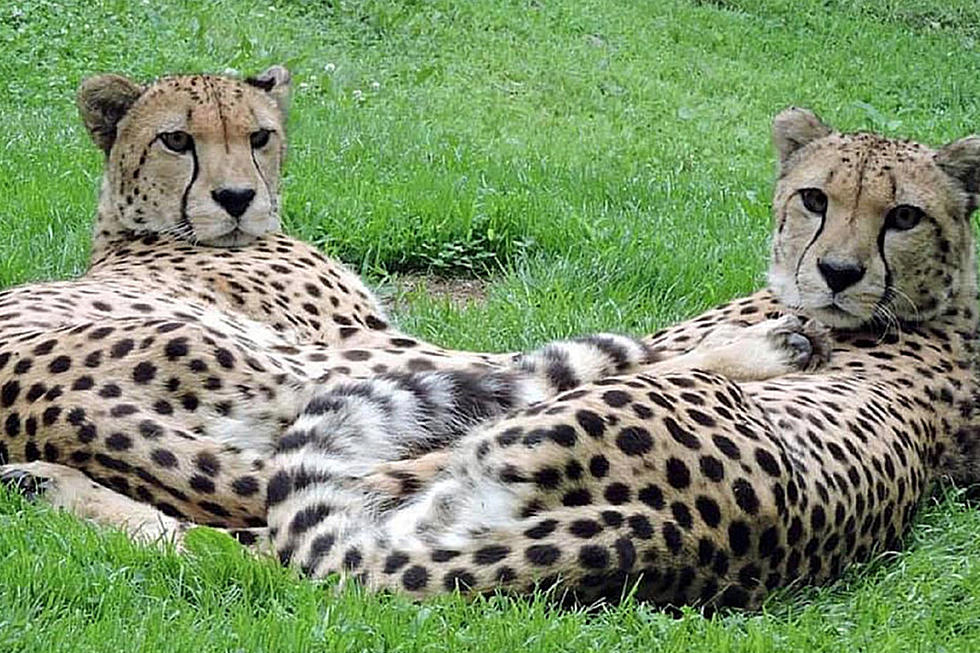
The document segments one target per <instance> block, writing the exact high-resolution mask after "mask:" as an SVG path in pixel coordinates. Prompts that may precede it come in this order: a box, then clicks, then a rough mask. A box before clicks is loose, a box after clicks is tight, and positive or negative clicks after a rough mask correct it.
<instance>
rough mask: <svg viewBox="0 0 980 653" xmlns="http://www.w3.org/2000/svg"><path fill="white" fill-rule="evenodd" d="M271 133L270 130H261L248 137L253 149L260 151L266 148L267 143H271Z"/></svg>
mask: <svg viewBox="0 0 980 653" xmlns="http://www.w3.org/2000/svg"><path fill="white" fill-rule="evenodd" d="M270 133H271V132H270V131H269V130H268V129H259V130H258V131H254V132H252V133H251V134H249V136H248V140H249V142H250V143H251V144H252V149H256V150H257V149H259V148H262V147H265V145H266V143H268V142H269V134H270Z"/></svg>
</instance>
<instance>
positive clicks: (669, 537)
mask: <svg viewBox="0 0 980 653" xmlns="http://www.w3.org/2000/svg"><path fill="white" fill-rule="evenodd" d="M660 532H661V533H662V534H663V536H664V544H666V545H667V550H668V551H670V552H671V553H673V554H675V555H676V554H677V553H680V550H681V546H682V545H683V541H682V538H681V532H680V530H678V529H677V526H675V525H674V522H672V521H667V522H664V525H663V527H662V528H661V529H660Z"/></svg>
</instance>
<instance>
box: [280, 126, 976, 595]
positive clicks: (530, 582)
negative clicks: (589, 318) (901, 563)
mask: <svg viewBox="0 0 980 653" xmlns="http://www.w3.org/2000/svg"><path fill="white" fill-rule="evenodd" d="M773 136H774V141H775V144H776V148H777V151H778V152H779V155H780V163H779V178H778V181H777V183H776V188H775V194H774V201H773V207H774V214H775V221H774V222H775V226H774V231H773V237H772V257H771V266H770V272H769V280H770V288H771V291H772V294H773V296H774V297H775V298H776V299H777V300H778V302H779V303H780V304H781V305H783V306H785V307H787V308H789V309H791V310H796V311H801V312H803V313H805V314H806V315H808V316H809V317H811V318H815V319H817V320H819V321H820V322H823V323H824V324H826V325H829V326H831V327H832V328H833V339H834V345H833V347H834V348H833V354H832V358H831V361H830V362H829V363H828V364H827V365H825V366H824V367H823V368H822V369H820V370H817V371H814V372H811V373H791V374H786V375H781V376H776V377H773V378H770V379H766V380H761V381H752V382H737V381H733V380H732V379H730V378H726V377H725V376H724V375H721V374H717V373H715V372H712V371H706V370H699V369H695V370H690V371H672V372H666V373H663V372H661V373H658V372H657V371H656V370H655V369H650V370H642V371H640V372H637V373H632V374H627V375H621V376H617V377H612V378H606V379H602V380H599V381H597V382H595V383H592V384H589V385H585V386H581V387H579V388H576V389H575V390H572V391H569V392H566V393H562V394H560V395H559V396H557V397H555V398H552V399H549V400H545V401H542V402H539V403H536V404H534V405H532V406H530V407H528V408H525V409H523V410H520V411H516V412H514V413H512V414H509V415H508V416H506V417H505V418H503V419H498V420H495V421H494V422H492V423H490V424H487V425H484V426H482V427H478V428H477V429H475V430H474V431H473V432H472V433H470V434H468V435H466V436H465V437H464V438H462V439H461V440H460V441H459V442H458V443H457V444H456V445H455V446H454V447H453V448H451V449H450V450H449V453H448V460H447V461H446V462H445V464H444V465H442V466H440V467H439V469H441V471H437V472H436V474H435V476H434V477H433V478H431V479H430V480H429V481H428V482H426V483H425V484H424V485H422V486H421V487H420V488H418V489H417V490H416V491H415V492H414V493H413V494H411V495H409V496H408V497H406V499H405V500H404V501H403V502H402V503H400V504H398V505H396V506H395V507H393V508H385V507H384V505H385V504H383V503H382V504H379V503H378V496H377V492H376V490H375V489H374V488H373V487H372V486H371V485H370V484H368V483H364V482H357V479H356V478H353V479H352V478H351V476H354V475H356V471H357V470H362V469H363V470H364V472H365V473H364V478H365V479H366V478H367V477H369V476H370V475H371V474H372V473H375V471H376V470H377V466H383V465H386V464H390V463H391V462H392V461H393V460H394V458H395V457H393V456H392V455H391V451H392V449H391V447H393V446H394V445H395V443H396V442H397V441H398V440H399V438H401V437H404V436H403V435H402V434H400V433H399V432H398V431H397V430H394V429H389V428H387V426H388V425H389V423H390V422H389V421H388V420H393V419H395V417H394V414H395V413H396V411H395V410H393V409H392V408H391V407H390V406H387V405H386V404H385V401H384V399H385V398H386V397H385V393H384V392H383V391H381V389H378V390H377V392H376V394H375V395H372V396H371V398H370V399H369V400H367V401H352V400H351V399H350V398H348V397H345V396H343V395H341V394H338V393H336V392H333V391H326V392H323V393H317V394H316V395H315V396H314V398H313V400H312V401H311V402H310V404H309V405H308V406H307V407H306V409H305V410H304V412H303V414H302V415H301V416H300V418H299V419H298V420H297V422H296V424H295V425H294V426H293V427H292V428H291V429H290V430H289V431H288V432H287V433H286V435H285V436H284V437H283V438H282V440H280V442H279V444H278V445H277V450H276V453H275V455H274V456H273V457H272V459H271V460H270V463H269V465H270V467H271V470H270V471H271V480H270V481H269V489H268V504H269V505H268V514H267V519H268V526H269V535H270V537H271V539H272V542H273V545H274V548H275V550H276V552H277V554H278V555H279V557H280V559H281V560H282V561H283V562H284V563H287V564H292V565H295V566H297V567H298V568H300V569H302V570H303V571H304V572H305V573H307V574H309V575H311V576H314V577H323V576H326V575H329V574H340V575H342V576H345V577H353V578H356V579H358V580H359V581H360V582H361V583H362V584H364V585H365V586H367V587H368V588H370V589H374V590H381V589H390V590H396V591H400V592H405V593H408V594H410V595H412V596H415V597H422V596H427V595H431V594H434V593H438V592H446V591H454V590H457V589H459V590H465V591H468V592H487V591H493V590H512V591H517V592H526V591H529V590H530V589H532V588H534V587H538V586H541V585H554V584H556V583H557V584H559V585H560V586H561V587H562V588H564V589H565V590H566V591H567V592H568V593H569V594H571V595H573V596H575V597H577V598H580V599H582V600H585V601H593V600H597V599H600V598H605V599H610V600H617V599H618V598H620V597H622V596H624V595H625V593H628V592H630V591H632V592H633V596H635V597H636V598H637V599H640V600H646V601H651V602H653V603H655V604H661V605H684V604H691V603H695V604H700V605H703V606H705V607H708V608H711V609H714V608H717V607H722V606H730V607H748V608H752V607H757V606H759V605H760V603H761V601H762V600H763V599H764V598H765V596H766V595H767V594H768V593H769V592H771V591H772V590H774V589H776V588H779V587H784V586H786V585H789V584H797V583H821V582H825V581H828V580H830V579H833V578H834V577H836V576H838V575H839V574H840V572H841V570H842V569H843V568H845V567H846V566H847V565H848V564H849V563H850V562H851V561H855V560H862V559H866V558H867V557H868V556H869V555H870V554H871V553H872V552H873V551H875V550H876V549H881V548H892V547H896V546H898V544H899V541H900V538H901V535H902V533H903V532H904V530H905V528H906V527H907V525H908V524H909V522H910V519H911V517H912V514H913V512H914V509H915V507H916V504H917V502H918V500H919V498H920V497H921V496H922V495H923V493H924V491H925V490H926V489H927V488H928V487H929V485H930V483H931V481H932V480H933V479H935V478H936V476H937V475H938V474H939V473H941V472H942V468H941V465H942V464H947V465H948V464H949V462H947V461H944V459H945V458H946V457H947V456H948V455H949V453H950V452H959V451H963V450H964V449H963V447H962V446H960V445H958V444H957V443H956V442H954V439H955V438H954V437H953V435H954V434H955V433H957V431H958V430H959V429H960V428H961V427H962V426H963V424H964V423H965V420H966V419H967V417H968V415H969V412H970V406H971V400H972V394H973V391H974V380H973V368H972V360H973V355H974V340H975V335H976V328H977V282H976V274H977V273H976V266H975V260H974V259H975V246H974V239H973V232H972V228H971V225H970V222H969V216H970V214H971V213H972V212H973V210H974V209H975V207H976V202H977V195H976V193H977V191H978V188H980V138H977V137H971V138H966V139H963V140H960V141H956V142H954V143H951V144H949V145H947V146H945V147H943V148H940V149H938V150H933V149H930V148H928V147H926V146H923V145H921V144H918V143H914V142H909V141H897V140H891V139H887V138H884V137H881V136H879V135H875V134H871V133H858V134H842V133H838V132H835V131H833V130H832V129H830V128H829V127H827V126H826V125H825V124H824V123H822V122H821V121H820V120H819V119H818V118H817V117H816V116H815V115H814V114H812V113H811V112H808V111H805V110H801V109H789V110H786V111H784V112H783V113H781V114H779V115H778V116H777V117H776V119H775V121H774V126H773ZM365 438H366V439H369V440H370V439H371V438H378V439H379V441H380V442H388V443H390V444H389V446H388V447H386V446H382V445H379V446H374V447H370V448H363V447H361V446H359V443H360V442H361V441H362V439H365ZM348 463H356V470H351V472H350V473H341V470H343V469H345V465H346V464H348ZM412 463H413V461H408V467H409V468H410V466H411V465H412ZM972 464H973V465H974V467H975V461H973V462H972ZM963 468H964V467H963V466H962V465H961V466H960V469H961V470H962V469H963ZM973 480H976V479H973Z"/></svg>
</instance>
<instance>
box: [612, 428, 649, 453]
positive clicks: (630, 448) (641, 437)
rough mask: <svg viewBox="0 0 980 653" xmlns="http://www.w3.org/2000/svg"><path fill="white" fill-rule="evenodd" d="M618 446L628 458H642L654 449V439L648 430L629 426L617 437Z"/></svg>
mask: <svg viewBox="0 0 980 653" xmlns="http://www.w3.org/2000/svg"><path fill="white" fill-rule="evenodd" d="M616 446H617V447H619V448H620V450H621V451H622V452H623V453H625V454H626V455H627V456H642V455H643V454H645V453H647V452H649V451H650V450H651V449H653V438H652V437H650V432H649V431H647V430H646V429H644V428H640V427H637V426H629V427H626V428H624V429H623V430H622V431H620V432H619V435H617V436H616Z"/></svg>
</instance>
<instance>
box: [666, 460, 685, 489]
mask: <svg viewBox="0 0 980 653" xmlns="http://www.w3.org/2000/svg"><path fill="white" fill-rule="evenodd" d="M667 482H668V483H670V486H671V487H673V488H674V489H677V490H683V489H685V488H687V487H688V486H689V485H690V484H691V471H690V470H689V469H688V468H687V465H685V464H684V461H682V460H680V459H678V458H673V457H671V458H668V459H667Z"/></svg>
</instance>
